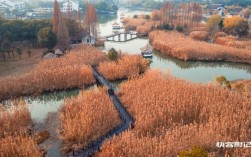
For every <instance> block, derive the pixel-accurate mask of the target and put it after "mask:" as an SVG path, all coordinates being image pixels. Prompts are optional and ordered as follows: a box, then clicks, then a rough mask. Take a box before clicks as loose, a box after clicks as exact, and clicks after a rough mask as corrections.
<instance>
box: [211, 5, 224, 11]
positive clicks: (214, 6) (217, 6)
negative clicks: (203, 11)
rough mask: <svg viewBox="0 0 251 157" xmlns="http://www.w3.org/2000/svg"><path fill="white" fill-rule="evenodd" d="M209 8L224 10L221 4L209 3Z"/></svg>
mask: <svg viewBox="0 0 251 157" xmlns="http://www.w3.org/2000/svg"><path fill="white" fill-rule="evenodd" d="M209 9H210V10H211V11H220V10H224V7H223V5H222V4H211V5H210V6H209Z"/></svg>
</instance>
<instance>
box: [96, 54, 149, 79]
mask: <svg viewBox="0 0 251 157" xmlns="http://www.w3.org/2000/svg"><path fill="white" fill-rule="evenodd" d="M147 69H148V61H147V60H146V59H144V58H142V56H140V55H122V56H121V57H120V58H119V59H118V60H117V61H113V62H101V63H100V64H99V68H98V70H99V72H100V73H102V74H103V75H104V76H105V77H106V78H107V79H108V80H116V79H125V78H130V77H133V76H137V75H139V74H141V73H144V72H145V71H146V70H147Z"/></svg>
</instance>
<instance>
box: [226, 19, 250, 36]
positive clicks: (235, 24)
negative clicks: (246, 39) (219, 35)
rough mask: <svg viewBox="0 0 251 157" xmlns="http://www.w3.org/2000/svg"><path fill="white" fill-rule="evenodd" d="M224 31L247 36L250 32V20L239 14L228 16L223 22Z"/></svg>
mask: <svg viewBox="0 0 251 157" xmlns="http://www.w3.org/2000/svg"><path fill="white" fill-rule="evenodd" d="M223 25H224V31H226V32H227V33H229V34H232V35H238V36H245V35H247V34H248V30H249V25H248V22H247V21H246V20H245V19H244V18H242V17H239V16H233V17H231V18H226V19H225V20H224V22H223Z"/></svg>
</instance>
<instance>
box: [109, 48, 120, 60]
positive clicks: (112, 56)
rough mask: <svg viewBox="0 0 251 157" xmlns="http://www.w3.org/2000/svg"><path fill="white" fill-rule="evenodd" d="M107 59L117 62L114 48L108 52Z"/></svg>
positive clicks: (116, 53)
mask: <svg viewBox="0 0 251 157" xmlns="http://www.w3.org/2000/svg"><path fill="white" fill-rule="evenodd" d="M108 57H109V59H110V60H117V59H118V52H117V51H116V50H115V49H114V48H112V49H110V50H109V51H108Z"/></svg>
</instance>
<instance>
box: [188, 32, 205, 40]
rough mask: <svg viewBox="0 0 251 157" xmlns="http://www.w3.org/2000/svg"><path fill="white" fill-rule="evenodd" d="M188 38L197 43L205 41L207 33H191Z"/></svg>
mask: <svg viewBox="0 0 251 157" xmlns="http://www.w3.org/2000/svg"><path fill="white" fill-rule="evenodd" d="M190 38H191V39H194V40H198V41H206V40H207V39H208V32H206V31H193V32H191V33H190Z"/></svg>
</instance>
